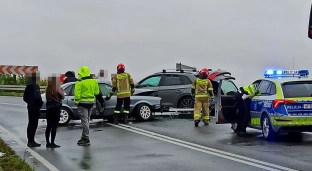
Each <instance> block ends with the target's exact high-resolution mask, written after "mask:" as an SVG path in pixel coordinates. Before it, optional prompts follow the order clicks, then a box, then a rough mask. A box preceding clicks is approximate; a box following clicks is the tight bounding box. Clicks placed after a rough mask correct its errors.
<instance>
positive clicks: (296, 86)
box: [282, 81, 312, 98]
mask: <svg viewBox="0 0 312 171" xmlns="http://www.w3.org/2000/svg"><path fill="white" fill-rule="evenodd" d="M282 89H283V93H284V98H294V97H312V81H293V82H286V83H284V84H283V85H282Z"/></svg>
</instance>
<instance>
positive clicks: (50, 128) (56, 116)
mask: <svg viewBox="0 0 312 171" xmlns="http://www.w3.org/2000/svg"><path fill="white" fill-rule="evenodd" d="M62 99H64V90H63V89H62V88H61V83H60V79H57V77H55V76H53V77H49V78H48V86H47V87H46V100H47V103H46V108H47V113H46V115H47V116H46V118H47V128H46V131H45V137H46V141H47V145H46V147H47V148H59V147H60V146H59V145H56V144H55V143H54V140H55V137H56V129H57V125H58V123H59V120H60V114H61V106H62ZM50 134H51V142H50V141H49V139H50Z"/></svg>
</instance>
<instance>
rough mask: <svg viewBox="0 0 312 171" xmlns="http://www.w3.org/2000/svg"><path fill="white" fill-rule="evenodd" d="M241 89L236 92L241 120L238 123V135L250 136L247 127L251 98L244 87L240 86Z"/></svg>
mask: <svg viewBox="0 0 312 171" xmlns="http://www.w3.org/2000/svg"><path fill="white" fill-rule="evenodd" d="M239 89H240V91H239V92H237V93H236V95H235V98H236V101H237V107H238V115H239V120H238V123H237V135H238V136H248V135H249V134H248V133H247V132H246V128H247V125H248V120H249V118H250V117H249V116H250V114H249V111H250V110H249V108H250V102H249V101H251V100H250V98H248V93H247V92H245V90H244V89H243V87H240V88H239Z"/></svg>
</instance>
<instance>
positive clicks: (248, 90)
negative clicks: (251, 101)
mask: <svg viewBox="0 0 312 171" xmlns="http://www.w3.org/2000/svg"><path fill="white" fill-rule="evenodd" d="M243 89H244V90H245V91H246V92H247V93H248V94H249V95H253V94H254V93H255V91H254V87H253V85H249V86H244V87H243Z"/></svg>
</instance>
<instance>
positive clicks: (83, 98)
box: [76, 96, 95, 102]
mask: <svg viewBox="0 0 312 171" xmlns="http://www.w3.org/2000/svg"><path fill="white" fill-rule="evenodd" d="M76 100H78V101H79V102H94V100H95V97H94V96H86V97H80V98H79V99H76Z"/></svg>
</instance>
